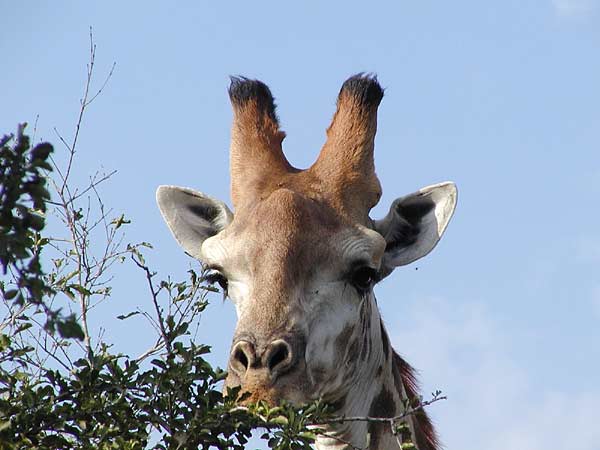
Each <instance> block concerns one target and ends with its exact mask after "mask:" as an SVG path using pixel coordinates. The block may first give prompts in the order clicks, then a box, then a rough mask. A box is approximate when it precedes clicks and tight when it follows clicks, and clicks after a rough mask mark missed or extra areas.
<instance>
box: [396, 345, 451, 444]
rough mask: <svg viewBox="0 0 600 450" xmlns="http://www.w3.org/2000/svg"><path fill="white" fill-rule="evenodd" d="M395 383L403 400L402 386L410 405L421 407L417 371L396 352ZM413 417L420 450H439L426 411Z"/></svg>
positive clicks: (418, 412)
mask: <svg viewBox="0 0 600 450" xmlns="http://www.w3.org/2000/svg"><path fill="white" fill-rule="evenodd" d="M393 372H394V383H395V385H396V389H397V390H398V395H399V396H400V398H402V386H401V385H400V384H399V383H400V382H401V383H402V385H403V386H404V389H405V390H406V395H407V396H408V398H409V400H410V405H411V406H413V407H416V406H418V405H419V402H420V397H419V382H418V381H417V377H416V374H415V369H413V368H412V367H411V365H410V364H408V363H407V362H406V361H404V359H402V357H401V356H400V355H398V354H397V353H396V352H394V360H393ZM413 417H414V418H415V420H414V425H415V435H416V436H414V439H415V440H416V442H414V444H416V446H417V447H418V449H419V450H439V449H440V443H439V440H438V437H437V435H436V433H435V430H434V428H433V424H432V423H431V419H429V416H428V415H427V412H425V411H424V410H420V411H417V412H416V413H415V414H414V415H413Z"/></svg>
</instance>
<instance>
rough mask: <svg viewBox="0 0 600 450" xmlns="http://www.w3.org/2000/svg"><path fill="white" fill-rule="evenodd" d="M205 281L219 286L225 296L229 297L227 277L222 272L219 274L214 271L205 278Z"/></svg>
mask: <svg viewBox="0 0 600 450" xmlns="http://www.w3.org/2000/svg"><path fill="white" fill-rule="evenodd" d="M204 279H205V280H206V282H207V283H209V284H213V285H214V284H218V285H219V287H220V288H221V289H222V290H223V295H225V296H227V287H228V283H227V278H225V276H224V275H223V274H222V273H221V272H218V271H216V270H214V269H213V270H211V271H210V272H209V273H208V275H206V277H204Z"/></svg>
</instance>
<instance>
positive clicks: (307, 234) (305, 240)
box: [222, 188, 385, 281]
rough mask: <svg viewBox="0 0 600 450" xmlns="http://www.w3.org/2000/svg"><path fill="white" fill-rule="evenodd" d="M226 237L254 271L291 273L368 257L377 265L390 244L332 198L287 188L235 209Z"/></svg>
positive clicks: (223, 240) (296, 274)
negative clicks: (349, 218) (331, 201)
mask: <svg viewBox="0 0 600 450" xmlns="http://www.w3.org/2000/svg"><path fill="white" fill-rule="evenodd" d="M222 242H223V245H224V246H225V247H229V248H231V249H235V250H234V253H236V257H235V260H236V261H239V260H240V259H243V260H244V261H245V263H246V265H247V266H248V267H249V268H251V269H253V270H251V271H252V272H253V273H258V272H262V271H264V270H268V271H271V272H272V271H274V270H277V268H278V267H279V268H280V269H281V270H286V271H288V272H289V277H291V278H297V276H299V275H300V273H302V272H306V270H305V269H306V268H310V267H312V266H314V265H315V264H317V265H319V264H325V265H327V266H330V267H332V268H336V267H337V266H339V265H340V264H342V265H343V264H344V263H345V262H347V261H349V260H363V261H365V262H368V263H369V264H374V265H376V266H377V265H378V264H379V263H380V260H381V257H382V255H383V251H384V249H385V241H384V239H383V238H382V237H381V236H380V235H379V234H378V233H377V232H375V231H373V230H370V229H368V228H366V227H364V226H362V225H359V224H352V223H349V222H348V221H347V219H346V218H345V217H344V216H342V215H340V214H339V213H338V211H337V210H336V209H335V208H333V207H332V206H331V205H330V204H329V203H328V202H327V201H325V200H323V199H321V198H318V197H316V196H314V195H309V194H304V193H298V192H297V191H292V190H289V189H286V188H282V189H279V190H276V191H274V192H273V193H271V194H270V195H269V196H268V197H267V198H265V199H262V200H260V201H259V202H257V203H256V204H254V205H252V206H251V207H247V208H245V209H243V210H241V211H239V212H236V217H235V220H234V222H233V223H232V225H231V226H230V227H229V229H227V230H226V231H225V232H224V233H223V236H222ZM265 263H268V264H265ZM289 277H288V279H287V280H286V281H292V280H291V279H290V278H289Z"/></svg>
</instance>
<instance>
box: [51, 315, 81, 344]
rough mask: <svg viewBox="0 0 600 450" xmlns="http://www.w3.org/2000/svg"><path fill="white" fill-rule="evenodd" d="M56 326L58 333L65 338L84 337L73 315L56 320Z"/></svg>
mask: <svg viewBox="0 0 600 450" xmlns="http://www.w3.org/2000/svg"><path fill="white" fill-rule="evenodd" d="M56 327H57V328H58V332H59V333H60V335H61V336H62V337H64V338H65V339H78V340H80V341H83V339H84V337H85V336H84V334H83V330H82V329H81V325H79V323H77V320H76V319H75V317H73V316H71V317H68V318H67V319H66V320H62V321H59V322H57V323H56Z"/></svg>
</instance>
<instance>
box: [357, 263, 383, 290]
mask: <svg viewBox="0 0 600 450" xmlns="http://www.w3.org/2000/svg"><path fill="white" fill-rule="evenodd" d="M351 281H352V284H353V285H354V287H356V289H358V290H359V291H366V290H367V289H369V288H370V287H371V286H373V284H374V283H375V281H377V271H376V270H375V269H373V268H371V267H367V266H363V267H359V268H358V269H356V270H355V271H354V272H353V273H352V277H351Z"/></svg>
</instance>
